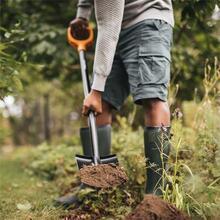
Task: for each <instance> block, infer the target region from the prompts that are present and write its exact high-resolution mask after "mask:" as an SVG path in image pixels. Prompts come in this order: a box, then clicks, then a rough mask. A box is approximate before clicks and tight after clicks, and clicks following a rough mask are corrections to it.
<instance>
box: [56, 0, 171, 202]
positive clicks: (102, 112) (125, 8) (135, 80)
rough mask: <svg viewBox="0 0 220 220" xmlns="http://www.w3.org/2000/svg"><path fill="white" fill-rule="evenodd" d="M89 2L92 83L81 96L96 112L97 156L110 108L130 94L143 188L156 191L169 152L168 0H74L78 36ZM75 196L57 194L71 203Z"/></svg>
mask: <svg viewBox="0 0 220 220" xmlns="http://www.w3.org/2000/svg"><path fill="white" fill-rule="evenodd" d="M93 5H94V8H95V16H96V21H97V27H98V36H97V42H96V50H95V58H94V66H93V83H92V90H91V92H90V94H89V95H88V96H87V97H86V98H85V99H84V102H83V112H82V113H83V114H84V115H87V114H88V111H89V109H92V110H93V111H94V112H95V113H96V115H97V117H96V123H97V126H98V139H99V148H100V152H101V156H107V155H108V154H110V146H111V135H110V134H111V123H112V110H113V109H116V110H119V109H120V107H121V106H122V104H123V102H124V100H125V99H126V98H127V96H128V95H129V94H131V95H132V96H133V99H134V102H135V103H136V104H140V105H142V106H143V108H144V119H145V128H144V147H145V157H146V160H147V169H146V188H145V193H147V194H150V193H153V194H156V195H160V194H161V187H162V182H163V181H162V172H163V168H164V167H165V165H166V161H167V157H168V154H169V149H170V143H169V132H170V112H169V107H168V104H167V88H168V84H169V79H170V48H171V43H172V27H173V25H174V19H173V9H172V3H171V0H120V1H119V0H118V1H117V0H93V1H92V0H79V3H78V10H77V16H76V18H75V19H74V20H73V21H72V22H71V24H70V25H71V27H72V32H73V34H74V35H75V36H78V37H83V35H85V34H86V33H87V31H86V27H87V25H88V21H89V18H90V14H91V10H92V7H93ZM80 135H81V141H82V146H83V151H84V154H85V155H88V156H90V155H91V153H92V151H91V142H90V140H89V132H88V128H84V129H81V131H80ZM76 201H77V197H76V196H72V197H62V198H60V200H59V202H60V203H61V204H65V205H68V204H72V203H74V202H76Z"/></svg>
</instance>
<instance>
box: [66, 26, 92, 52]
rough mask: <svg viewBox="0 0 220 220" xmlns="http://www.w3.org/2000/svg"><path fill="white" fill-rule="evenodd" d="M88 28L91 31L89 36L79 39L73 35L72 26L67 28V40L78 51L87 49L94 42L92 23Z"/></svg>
mask: <svg viewBox="0 0 220 220" xmlns="http://www.w3.org/2000/svg"><path fill="white" fill-rule="evenodd" d="M87 30H88V32H89V37H88V38H87V39H83V40H79V39H76V38H74V37H73V36H72V33H71V27H68V28H67V40H68V42H69V44H70V45H71V46H72V47H74V48H76V49H77V50H78V51H81V50H84V51H86V49H87V47H88V46H90V45H92V43H93V39H94V33H93V29H92V27H91V25H89V26H88V28H87Z"/></svg>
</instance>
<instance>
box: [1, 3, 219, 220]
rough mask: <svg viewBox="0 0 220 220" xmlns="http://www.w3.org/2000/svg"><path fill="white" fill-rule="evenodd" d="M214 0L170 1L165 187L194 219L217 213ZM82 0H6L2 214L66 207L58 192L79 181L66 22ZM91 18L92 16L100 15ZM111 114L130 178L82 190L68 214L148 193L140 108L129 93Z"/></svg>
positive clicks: (40, 213) (73, 60)
mask: <svg viewBox="0 0 220 220" xmlns="http://www.w3.org/2000/svg"><path fill="white" fill-rule="evenodd" d="M216 4H217V5H218V6H220V1H219V0H207V1H205V0H191V1H188V0H175V1H173V5H174V12H175V22H176V24H175V27H174V37H173V49H172V70H171V74H172V79H171V86H170V94H169V103H170V106H171V111H172V118H173V121H172V124H173V134H174V137H173V146H174V147H173V151H172V156H171V158H170V167H171V168H170V173H169V172H168V173H167V174H166V175H168V177H169V178H170V181H171V183H172V186H173V188H172V193H171V191H169V189H167V191H165V192H164V198H165V199H166V200H168V201H170V202H172V203H174V204H175V205H176V206H177V207H179V208H181V209H183V210H185V211H186V212H188V213H189V214H190V215H192V216H194V218H195V219H196V218H198V219H201V218H202V219H214V218H216V219H218V217H219V216H220V212H219V209H218V207H219V206H220V204H219V198H220V195H219V191H220V188H219V178H220V176H219V173H220V170H219V161H220V154H219V152H220V145H219V143H220V137H219V124H220V122H219V113H220V112H219V111H220V108H219V103H220V101H219V90H220V84H219V80H220V70H219V61H218V60H219V59H220V37H219V36H220V21H219V20H216V19H214V17H213V11H214V8H215V6H216ZM76 5H77V1H76V0H65V1H64V0H57V1H53V0H37V1H33V0H0V12H1V13H0V16H1V17H0V40H1V41H0V98H1V100H2V102H1V103H0V104H1V105H0V107H1V108H0V112H1V114H0V159H1V163H2V164H1V165H0V174H1V182H0V189H1V192H0V193H1V195H0V197H1V198H3V199H1V201H0V212H1V213H2V216H1V217H0V218H2V219H13V218H14V219H19V218H20V219H25V218H28V217H31V218H34V219H38V218H39V219H42V218H43V219H58V218H59V216H60V215H65V214H67V213H66V212H65V211H63V210H59V209H54V208H53V206H52V203H51V201H52V199H53V198H54V197H56V196H58V194H65V193H66V192H72V191H74V190H75V186H76V185H77V184H78V179H77V174H76V169H75V164H74V162H73V161H72V156H73V155H74V154H75V153H76V152H80V147H79V146H80V143H79V137H78V130H79V127H80V126H82V125H83V124H85V122H84V120H85V119H82V118H81V116H80V115H81V103H82V100H83V95H82V86H81V78H80V66H79V60H78V55H77V53H76V51H75V50H73V49H72V48H71V47H70V46H69V45H68V44H67V42H66V28H67V27H68V24H69V22H70V21H71V20H72V19H73V18H74V16H75V14H76ZM218 13H219V12H218ZM216 16H217V17H218V18H219V14H218V15H216ZM91 21H92V22H93V24H94V25H95V21H94V17H92V19H91ZM95 31H96V30H95ZM93 54H94V48H91V50H90V51H89V52H88V53H87V58H88V63H89V68H90V72H92V61H93ZM8 97H13V98H12V99H13V105H12V107H13V109H17V111H16V112H14V111H12V109H11V108H12V107H11V106H10V105H9V104H8V102H6V101H5V103H4V100H6V99H7V98H8ZM114 122H115V123H114V137H113V145H114V152H116V153H117V154H118V155H119V156H120V161H122V164H123V166H125V168H126V170H127V172H128V174H129V178H130V184H129V185H127V186H126V187H125V188H123V189H122V190H121V189H120V190H118V189H114V190H112V191H107V192H102V191H101V192H100V194H99V195H98V197H97V195H96V193H94V192H84V194H89V196H91V198H92V201H94V200H95V201H96V202H95V203H93V204H91V202H90V201H91V200H89V199H88V200H85V201H84V205H83V206H82V207H81V208H80V209H78V210H77V211H73V213H72V215H74V214H75V213H76V212H78V215H85V216H86V218H91V219H94V218H95V217H97V216H98V217H101V216H109V219H112V218H113V216H114V219H117V218H118V219H122V218H123V216H124V215H125V214H126V213H128V212H129V211H130V210H131V208H133V207H135V205H136V204H137V203H138V202H139V201H140V200H141V198H142V196H141V195H142V191H143V181H144V173H143V171H144V169H143V166H144V161H143V158H142V156H141V155H142V154H141V151H142V150H143V149H142V145H143V143H142V139H141V138H140V136H142V128H141V126H142V125H143V118H142V112H141V109H140V108H139V107H137V108H136V107H135V106H134V105H133V102H132V100H131V98H129V99H128V100H127V101H126V103H125V105H124V107H123V108H122V110H121V112H120V113H116V114H115V116H114ZM128 137H129V138H128ZM17 146H20V148H19V149H16V150H14V149H15V147H17ZM21 146H26V147H25V148H24V147H21ZM27 146H30V147H27ZM32 146H36V148H32ZM11 151H12V152H11ZM131 158H132V159H131ZM127 161H132V162H129V163H127ZM171 173H172V174H173V175H172V176H171V175H170V174H171ZM180 173H181V175H180ZM18 174H19V175H18ZM28 186H31V187H30V188H29V190H26V189H27V188H28ZM6 197H7V198H6ZM83 198H84V197H83V196H82V199H83ZM48 204H49V205H48ZM105 204H108V208H107V206H106V205H105ZM5 207H7V209H6V208H5ZM88 207H91V208H90V209H88ZM103 207H104V208H103ZM119 207H120V208H119ZM128 207H130V208H128ZM9 212H10V213H11V214H9ZM15 216H16V217H15Z"/></svg>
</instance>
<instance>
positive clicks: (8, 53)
mask: <svg viewBox="0 0 220 220" xmlns="http://www.w3.org/2000/svg"><path fill="white" fill-rule="evenodd" d="M0 33H1V37H0V39H1V42H0V57H1V59H0V98H1V99H2V98H3V97H5V96H7V95H9V94H15V93H16V92H17V91H21V90H22V88H23V86H22V83H21V80H20V77H19V70H20V67H21V64H22V62H21V61H22V60H24V59H25V58H26V54H25V53H22V54H19V56H20V57H19V58H20V61H19V60H18V59H17V58H18V57H17V58H16V56H14V55H12V54H13V53H17V51H16V48H15V45H16V44H17V43H18V42H21V41H23V40H24V39H23V38H22V35H23V31H22V30H20V29H19V24H16V25H15V26H14V27H13V28H12V29H11V30H10V31H8V30H6V29H4V28H0ZM17 56H18V54H17Z"/></svg>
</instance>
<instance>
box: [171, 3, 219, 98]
mask: <svg viewBox="0 0 220 220" xmlns="http://www.w3.org/2000/svg"><path fill="white" fill-rule="evenodd" d="M216 4H219V1H218V0H214V1H203V0H193V1H173V5H174V12H175V28H174V39H173V44H174V45H173V50H172V81H173V82H174V84H178V85H179V92H178V96H177V97H178V99H179V98H180V99H192V98H193V95H194V92H193V91H194V89H195V88H197V92H198V94H199V96H200V97H202V96H203V94H204V88H203V87H202V79H203V74H202V73H203V68H204V65H205V62H206V58H209V59H210V60H213V58H214V57H215V56H216V57H220V43H219V37H218V35H219V31H220V29H219V27H220V21H216V20H213V19H211V16H212V13H213V10H214V8H215V5H216Z"/></svg>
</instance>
